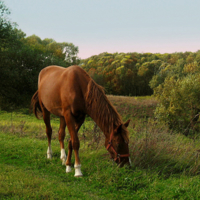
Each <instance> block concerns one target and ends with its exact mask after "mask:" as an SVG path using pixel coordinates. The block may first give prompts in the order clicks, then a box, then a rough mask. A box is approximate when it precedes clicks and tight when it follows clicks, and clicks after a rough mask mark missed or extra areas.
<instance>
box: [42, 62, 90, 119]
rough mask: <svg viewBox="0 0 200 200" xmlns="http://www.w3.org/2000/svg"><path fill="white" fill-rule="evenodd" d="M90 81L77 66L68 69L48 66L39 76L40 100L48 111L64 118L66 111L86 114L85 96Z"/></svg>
mask: <svg viewBox="0 0 200 200" xmlns="http://www.w3.org/2000/svg"><path fill="white" fill-rule="evenodd" d="M90 79H91V78H90V77H89V75H88V74H87V73H86V72H85V71H84V70H83V69H82V68H81V67H79V66H76V65H74V66H71V67H68V68H63V67H59V66H48V67H46V68H44V69H43V70H41V72H40V74H39V79H38V91H39V100H40V102H41V104H42V105H43V106H44V107H45V108H46V109H47V110H48V111H50V112H51V113H53V114H55V115H57V116H63V112H64V111H65V110H66V109H70V110H71V112H72V113H74V114H76V113H79V112H86V110H85V99H84V96H85V93H86V91H87V85H88V82H89V81H90Z"/></svg>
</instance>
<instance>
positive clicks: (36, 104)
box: [31, 90, 42, 119]
mask: <svg viewBox="0 0 200 200" xmlns="http://www.w3.org/2000/svg"><path fill="white" fill-rule="evenodd" d="M31 107H32V108H33V113H34V115H35V116H36V117H37V118H38V119H39V116H38V115H39V114H40V113H42V109H41V106H40V103H39V98H38V90H37V91H36V92H35V94H34V95H33V97H32V99H31Z"/></svg>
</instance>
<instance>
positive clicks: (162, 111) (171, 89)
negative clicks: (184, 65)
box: [154, 74, 200, 135]
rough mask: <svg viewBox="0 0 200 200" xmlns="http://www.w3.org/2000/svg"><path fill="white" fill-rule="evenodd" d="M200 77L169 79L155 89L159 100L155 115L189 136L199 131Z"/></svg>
mask: <svg viewBox="0 0 200 200" xmlns="http://www.w3.org/2000/svg"><path fill="white" fill-rule="evenodd" d="M199 83H200V75H199V74H188V75H187V76H186V77H183V78H176V77H175V76H171V77H167V78H166V79H165V81H164V83H163V84H161V85H159V86H158V87H157V88H155V89H154V95H155V96H156V98H157V99H158V100H159V105H158V107H157V108H156V111H155V115H156V117H157V118H158V119H159V120H162V121H165V122H167V123H168V124H169V126H170V128H173V129H177V130H179V131H182V132H183V133H184V134H186V135H187V134H189V133H190V132H191V130H192V132H193V131H198V130H200V127H199V125H198V123H197V122H198V118H199V115H198V113H199V111H200V98H199V97H200V87H199V85H200V84H199Z"/></svg>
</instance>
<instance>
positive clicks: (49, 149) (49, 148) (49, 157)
mask: <svg viewBox="0 0 200 200" xmlns="http://www.w3.org/2000/svg"><path fill="white" fill-rule="evenodd" d="M52 154H53V153H52V150H51V146H48V149H47V158H48V159H51V158H52Z"/></svg>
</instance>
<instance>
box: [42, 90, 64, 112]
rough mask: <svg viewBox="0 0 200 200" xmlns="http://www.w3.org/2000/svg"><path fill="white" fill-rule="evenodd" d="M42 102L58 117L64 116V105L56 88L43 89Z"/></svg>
mask: <svg viewBox="0 0 200 200" xmlns="http://www.w3.org/2000/svg"><path fill="white" fill-rule="evenodd" d="M41 91H43V92H41V101H42V103H43V105H44V107H45V108H46V109H47V110H48V111H49V112H50V113H52V114H54V115H56V116H62V103H61V99H60V94H59V92H58V91H59V90H57V89H56V88H55V89H53V88H51V90H49V89H46V90H45V88H41Z"/></svg>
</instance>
